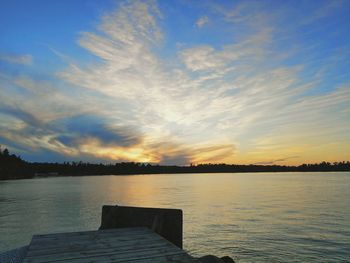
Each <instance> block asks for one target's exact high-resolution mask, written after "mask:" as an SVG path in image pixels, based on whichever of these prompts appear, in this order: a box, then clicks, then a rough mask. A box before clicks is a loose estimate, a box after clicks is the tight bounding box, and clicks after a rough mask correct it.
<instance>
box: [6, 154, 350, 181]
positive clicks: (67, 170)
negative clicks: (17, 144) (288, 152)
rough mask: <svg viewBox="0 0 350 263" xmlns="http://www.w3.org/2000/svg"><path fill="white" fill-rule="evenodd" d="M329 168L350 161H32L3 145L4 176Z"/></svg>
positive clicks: (342, 168)
mask: <svg viewBox="0 0 350 263" xmlns="http://www.w3.org/2000/svg"><path fill="white" fill-rule="evenodd" d="M325 171H350V162H349V161H347V162H335V163H329V162H321V163H316V164H302V165H299V166H285V165H255V164H249V165H237V164H211V163H209V164H198V165H190V166H176V165H171V166H165V165H158V164H147V163H136V162H122V163H115V164H102V163H100V164H93V163H85V162H64V163H37V162H34V163H30V162H26V161H24V160H22V158H21V157H20V156H17V155H15V154H10V152H9V150H8V149H4V150H2V149H0V180H7V179H22V178H23V179H24V178H33V177H37V176H79V175H129V174H164V173H242V172H325Z"/></svg>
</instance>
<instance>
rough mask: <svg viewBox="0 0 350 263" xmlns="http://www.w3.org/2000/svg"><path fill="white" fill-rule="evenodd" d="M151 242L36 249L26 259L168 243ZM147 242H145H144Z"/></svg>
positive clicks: (78, 244)
mask: <svg viewBox="0 0 350 263" xmlns="http://www.w3.org/2000/svg"><path fill="white" fill-rule="evenodd" d="M150 240H151V241H152V242H148V240H147V239H142V240H138V239H137V240H128V241H125V242H115V243H114V242H113V243H112V242H103V243H101V242H97V243H93V244H92V243H91V242H88V243H74V244H71V243H67V245H66V246H60V247H54V246H53V247H44V248H43V247H38V248H35V249H33V248H32V249H31V250H30V251H29V252H28V253H27V256H28V257H33V256H41V255H48V254H57V253H63V252H65V251H67V250H68V251H82V250H85V251H93V250H98V249H114V248H118V249H128V248H129V247H135V248H137V247H148V246H151V245H152V244H153V245H159V244H162V245H164V244H166V245H169V244H168V243H166V242H164V241H163V240H162V239H159V240H155V239H153V240H152V239H150ZM145 241H147V242H145Z"/></svg>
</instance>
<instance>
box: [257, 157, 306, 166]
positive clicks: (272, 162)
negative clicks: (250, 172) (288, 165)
mask: <svg viewBox="0 0 350 263" xmlns="http://www.w3.org/2000/svg"><path fill="white" fill-rule="evenodd" d="M299 157H300V156H290V157H285V158H281V159H276V160H272V161H265V162H257V163H253V164H255V165H273V164H276V163H279V162H285V161H287V160H290V159H295V158H299Z"/></svg>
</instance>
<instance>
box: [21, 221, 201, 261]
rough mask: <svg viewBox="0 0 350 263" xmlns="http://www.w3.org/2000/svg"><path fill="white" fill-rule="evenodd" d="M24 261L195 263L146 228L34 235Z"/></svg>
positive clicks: (184, 253)
mask: <svg viewBox="0 0 350 263" xmlns="http://www.w3.org/2000/svg"><path fill="white" fill-rule="evenodd" d="M23 262H24V263H45V262H58V263H60V262H72V263H87V262H90V263H93V262H102V263H103V262H106V263H107V262H130V263H132V262H136V263H141V262H155V263H161V262H164V263H165V262H178V263H193V262H198V261H196V260H195V259H193V258H192V257H191V256H190V255H188V254H187V253H186V252H185V251H183V250H182V249H180V248H178V247H177V246H175V245H174V244H172V243H171V242H169V241H168V240H166V239H164V238H163V237H161V236H159V235H158V234H156V233H154V232H153V231H152V230H150V229H148V228H143V227H142V228H121V229H109V230H101V231H84V232H73V233H57V234H49V235H34V236H33V238H32V241H31V243H30V245H29V248H28V253H27V255H26V257H25V259H24V261H23Z"/></svg>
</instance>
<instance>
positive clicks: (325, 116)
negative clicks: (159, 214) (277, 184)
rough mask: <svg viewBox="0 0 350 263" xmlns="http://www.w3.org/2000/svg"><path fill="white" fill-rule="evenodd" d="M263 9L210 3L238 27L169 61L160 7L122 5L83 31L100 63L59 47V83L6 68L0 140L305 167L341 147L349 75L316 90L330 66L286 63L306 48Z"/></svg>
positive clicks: (118, 156) (72, 153)
mask: <svg viewBox="0 0 350 263" xmlns="http://www.w3.org/2000/svg"><path fill="white" fill-rule="evenodd" d="M262 5H263V4H261V3H260V2H256V3H252V2H243V3H240V4H238V5H235V6H233V7H232V8H231V9H223V8H222V7H220V6H219V7H218V8H216V9H215V8H213V10H214V11H215V12H218V14H220V17H221V16H223V21H224V23H226V25H227V27H228V28H231V27H232V28H238V29H239V30H237V32H238V33H236V31H235V34H232V38H230V40H229V41H226V42H225V43H222V44H220V45H213V44H210V43H194V44H191V45H186V44H184V45H181V46H179V47H178V49H177V51H176V52H177V53H176V54H173V55H174V56H172V57H171V61H170V60H169V58H168V57H166V56H165V57H164V56H163V55H162V51H163V49H164V48H165V47H164V43H165V42H166V41H164V38H165V37H166V34H165V33H166V32H165V33H164V32H162V27H161V24H162V23H161V22H160V21H161V20H162V19H166V17H164V15H163V14H162V13H161V11H160V10H159V8H158V7H157V4H156V3H155V2H153V1H149V2H148V1H146V2H145V1H132V2H125V3H124V2H123V3H120V4H119V5H118V8H117V9H116V10H114V11H111V12H107V13H106V14H105V15H104V16H103V17H102V18H101V21H100V23H98V25H97V27H96V29H95V30H91V31H89V32H81V33H80V37H79V39H78V41H77V42H78V44H79V45H80V46H81V47H82V48H84V49H85V50H86V51H87V52H88V53H90V54H92V55H94V56H95V58H96V60H94V62H91V63H90V64H82V63H79V62H76V61H77V60H75V59H70V58H69V56H67V55H65V54H63V53H62V52H60V56H63V57H64V58H65V61H66V62H67V64H68V65H67V67H66V68H64V69H63V70H60V71H59V72H56V74H55V75H54V76H52V79H51V80H38V79H35V77H33V76H32V77H31V76H28V75H25V74H18V75H13V74H12V75H11V74H5V73H3V74H0V86H1V89H0V99H1V101H2V105H1V107H0V115H1V118H2V120H3V121H4V122H5V123H6V125H4V124H0V137H1V138H0V139H1V140H2V141H4V142H6V143H7V144H10V143H11V142H13V145H14V147H17V148H18V149H27V151H28V152H30V151H36V152H52V153H55V154H57V155H58V154H60V155H62V156H63V157H65V156H68V157H69V158H87V159H94V158H95V159H97V160H101V159H108V160H116V161H118V160H119V161H120V160H132V161H145V162H160V163H164V164H174V163H176V164H188V163H191V162H192V163H193V162H194V163H203V162H227V163H235V162H238V163H252V162H256V163H264V164H267V163H276V162H278V163H282V164H283V163H290V162H296V163H297V162H300V161H301V160H303V159H305V158H306V159H308V160H311V158H309V157H310V156H311V154H314V156H317V155H315V152H316V151H317V149H318V150H320V151H321V152H324V151H326V149H333V148H336V147H338V146H339V145H340V144H341V143H343V142H344V140H347V139H348V138H349V135H348V134H350V123H349V119H348V117H347V115H348V113H349V111H350V93H349V90H350V89H349V85H348V83H341V84H339V85H338V84H337V85H335V84H334V85H333V84H331V87H330V88H329V90H328V91H327V92H316V93H315V92H313V91H314V90H317V89H318V88H319V85H321V83H322V82H323V81H324V78H325V75H326V72H327V71H326V70H323V71H322V70H320V68H318V69H319V70H320V71H319V74H317V75H315V76H312V77H308V78H305V77H303V76H304V73H305V71H306V70H307V69H308V62H309V61H307V60H303V59H300V60H298V61H297V62H293V63H290V62H289V61H288V59H292V58H293V56H292V55H295V54H296V52H298V50H297V51H296V50H295V49H293V50H292V51H290V50H288V49H287V50H285V49H281V48H280V47H279V46H278V45H277V44H276V43H279V40H280V35H278V34H279V32H281V30H280V28H278V23H277V22H276V21H277V20H274V19H278V15H275V14H269V13H268V12H266V10H265V9H263V8H262ZM208 21H209V19H208V18H207V17H200V18H199V19H198V20H197V22H196V25H197V26H198V27H202V26H204V25H205V24H206V23H208ZM221 22H222V21H221ZM210 23H211V24H212V23H214V22H212V21H210ZM190 26H191V25H190ZM243 29H245V30H244V33H240V30H242V31H243ZM196 31H197V32H198V31H199V30H196ZM289 51H290V52H289ZM174 52H175V51H174ZM330 137H331V139H329V138H330ZM320 138H321V139H320ZM349 140H350V138H349ZM322 141H323V142H324V146H322V145H320V142H322ZM330 141H332V145H331V144H330ZM15 142H16V143H15ZM325 142H327V143H325ZM335 145H337V146H335ZM332 147H333V148H332ZM281 156H282V157H281ZM284 156H290V157H285V158H283V157H284ZM346 156H349V152H348V151H343V153H342V154H339V155H337V158H341V157H346ZM315 158H316V157H315ZM317 158H318V157H317ZM329 159H331V157H329ZM266 160H267V161H266Z"/></svg>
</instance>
